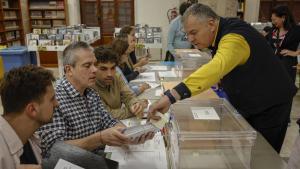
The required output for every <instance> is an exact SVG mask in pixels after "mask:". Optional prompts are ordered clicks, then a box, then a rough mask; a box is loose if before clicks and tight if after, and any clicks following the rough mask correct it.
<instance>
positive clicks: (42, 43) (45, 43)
mask: <svg viewBox="0 0 300 169" xmlns="http://www.w3.org/2000/svg"><path fill="white" fill-rule="evenodd" d="M38 43H39V46H50V45H51V40H49V39H43V40H39V42H38Z"/></svg>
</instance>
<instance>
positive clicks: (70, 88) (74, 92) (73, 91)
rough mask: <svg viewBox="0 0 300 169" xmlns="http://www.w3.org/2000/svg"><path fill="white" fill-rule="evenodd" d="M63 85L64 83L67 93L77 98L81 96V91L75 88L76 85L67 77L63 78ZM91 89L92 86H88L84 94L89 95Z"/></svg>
mask: <svg viewBox="0 0 300 169" xmlns="http://www.w3.org/2000/svg"><path fill="white" fill-rule="evenodd" d="M61 85H63V87H64V88H65V89H66V92H67V94H68V95H70V96H71V97H73V98H75V97H78V96H81V95H80V92H79V91H78V90H76V89H75V88H74V86H73V85H72V84H71V83H70V82H69V81H68V79H67V78H66V77H63V78H62V79H61ZM90 91H91V89H90V88H86V89H85V91H84V95H86V96H87V95H88V93H89V92H90Z"/></svg>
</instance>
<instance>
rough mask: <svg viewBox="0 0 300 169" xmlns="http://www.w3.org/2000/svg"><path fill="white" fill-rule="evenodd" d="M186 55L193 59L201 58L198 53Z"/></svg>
mask: <svg viewBox="0 0 300 169" xmlns="http://www.w3.org/2000/svg"><path fill="white" fill-rule="evenodd" d="M188 55H189V57H193V58H201V57H202V55H200V54H198V53H189V54H188Z"/></svg>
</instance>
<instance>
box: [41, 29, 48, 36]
mask: <svg viewBox="0 0 300 169" xmlns="http://www.w3.org/2000/svg"><path fill="white" fill-rule="evenodd" d="M42 34H46V35H48V34H50V29H42Z"/></svg>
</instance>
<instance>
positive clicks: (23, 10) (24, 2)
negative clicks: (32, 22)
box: [21, 0, 30, 35]
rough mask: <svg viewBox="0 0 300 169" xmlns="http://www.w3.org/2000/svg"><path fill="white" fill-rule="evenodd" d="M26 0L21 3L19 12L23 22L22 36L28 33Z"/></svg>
mask: <svg viewBox="0 0 300 169" xmlns="http://www.w3.org/2000/svg"><path fill="white" fill-rule="evenodd" d="M27 2H28V0H22V1H21V10H22V20H23V29H24V34H25V35H26V34H27V33H29V31H30V30H29V14H28V7H27V6H28V3H27Z"/></svg>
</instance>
